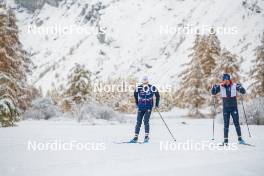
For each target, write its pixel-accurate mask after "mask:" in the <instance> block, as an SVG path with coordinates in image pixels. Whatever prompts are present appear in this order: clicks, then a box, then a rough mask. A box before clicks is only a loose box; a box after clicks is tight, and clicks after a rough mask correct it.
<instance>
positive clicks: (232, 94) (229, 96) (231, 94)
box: [211, 73, 246, 145]
mask: <svg viewBox="0 0 264 176" xmlns="http://www.w3.org/2000/svg"><path fill="white" fill-rule="evenodd" d="M219 92H220V93H221V96H222V99H223V116H224V142H223V145H227V144H228V131H229V121H230V115H231V116H232V118H233V122H234V125H235V128H236V132H237V136H238V142H239V144H244V143H245V141H244V140H243V139H242V136H241V129H240V125H239V114H238V110H237V98H236V97H237V92H240V93H241V94H245V93H246V90H245V89H244V88H243V87H242V85H241V84H239V83H233V82H232V81H231V78H230V75H229V74H226V73H225V74H224V75H223V81H222V83H221V84H220V85H219V84H218V85H214V86H213V87H212V90H211V93H212V96H215V95H216V94H217V93H219Z"/></svg>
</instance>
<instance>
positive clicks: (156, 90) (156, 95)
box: [155, 87, 160, 107]
mask: <svg viewBox="0 0 264 176" xmlns="http://www.w3.org/2000/svg"><path fill="white" fill-rule="evenodd" d="M155 97H156V107H159V101H160V94H159V91H158V89H157V88H156V87H155Z"/></svg>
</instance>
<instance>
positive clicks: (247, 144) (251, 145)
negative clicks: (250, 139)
mask: <svg viewBox="0 0 264 176" xmlns="http://www.w3.org/2000/svg"><path fill="white" fill-rule="evenodd" d="M239 145H246V146H250V147H256V146H255V145H253V144H249V143H243V144H239Z"/></svg>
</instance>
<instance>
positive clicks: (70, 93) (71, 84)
mask: <svg viewBox="0 0 264 176" xmlns="http://www.w3.org/2000/svg"><path fill="white" fill-rule="evenodd" d="M91 76H92V73H91V72H90V71H89V70H86V69H85V67H84V66H83V65H80V64H76V65H75V66H74V67H73V68H72V69H71V70H70V74H69V77H68V84H67V86H68V87H67V88H66V93H65V94H66V97H67V99H68V101H70V102H74V103H75V104H79V103H81V102H85V101H88V100H89V99H90V98H91V95H92V91H93V87H92V83H91Z"/></svg>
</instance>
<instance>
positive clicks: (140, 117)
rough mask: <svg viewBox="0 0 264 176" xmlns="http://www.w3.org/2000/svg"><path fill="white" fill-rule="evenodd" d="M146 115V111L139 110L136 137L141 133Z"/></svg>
mask: <svg viewBox="0 0 264 176" xmlns="http://www.w3.org/2000/svg"><path fill="white" fill-rule="evenodd" d="M144 114H145V110H138V114H137V124H136V127H135V135H136V136H138V134H139V131H140V127H141V124H142V119H143V117H144Z"/></svg>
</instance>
